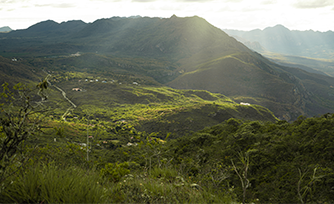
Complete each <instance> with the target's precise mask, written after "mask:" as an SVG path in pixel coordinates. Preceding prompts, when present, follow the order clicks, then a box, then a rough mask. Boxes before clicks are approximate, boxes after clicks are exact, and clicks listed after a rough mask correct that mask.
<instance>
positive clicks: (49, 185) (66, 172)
mask: <svg viewBox="0 0 334 204" xmlns="http://www.w3.org/2000/svg"><path fill="white" fill-rule="evenodd" d="M10 180H11V181H10V183H9V184H8V186H7V187H6V188H5V189H4V190H2V191H1V192H0V195H1V196H0V202H1V203H12V202H16V203H42V202H44V203H104V202H106V201H107V200H106V192H105V190H104V188H103V186H101V185H99V175H98V174H97V172H93V171H86V170H84V169H80V168H75V167H66V168H64V167H63V168H60V167H58V166H56V165H55V164H53V163H49V164H47V165H36V166H34V167H31V168H29V169H26V170H25V171H24V173H23V174H20V175H18V176H17V177H11V178H10Z"/></svg>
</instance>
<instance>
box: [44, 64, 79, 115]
mask: <svg viewBox="0 0 334 204" xmlns="http://www.w3.org/2000/svg"><path fill="white" fill-rule="evenodd" d="M43 71H44V70H43ZM44 72H45V71H44ZM45 73H46V72H45ZM47 74H48V73H47ZM49 76H51V74H48V75H47V77H46V81H47V82H48V84H49V86H53V87H55V88H56V89H57V90H58V91H60V92H61V94H62V95H63V97H64V99H65V100H67V101H68V102H69V103H70V104H71V107H69V108H68V109H67V110H66V111H65V113H64V114H63V116H62V119H63V120H64V121H66V115H67V114H68V113H69V112H70V111H72V110H74V109H75V108H76V107H77V106H76V105H75V104H74V103H73V102H72V101H71V100H70V99H69V98H67V96H66V92H65V91H64V90H63V89H61V88H59V87H58V86H56V85H52V84H51V82H50V81H49V80H48V77H49Z"/></svg>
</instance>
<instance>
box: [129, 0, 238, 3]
mask: <svg viewBox="0 0 334 204" xmlns="http://www.w3.org/2000/svg"><path fill="white" fill-rule="evenodd" d="M157 1H160V2H163V0H132V2H144V3H145V2H157ZM213 1H214V0H173V1H172V2H174V3H183V2H199V3H205V2H213ZM227 1H233V0H227ZM234 1H236V0H234ZM238 1H240V0H238ZM241 1H242V0H241Z"/></svg>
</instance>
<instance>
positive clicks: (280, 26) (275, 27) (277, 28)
mask: <svg viewBox="0 0 334 204" xmlns="http://www.w3.org/2000/svg"><path fill="white" fill-rule="evenodd" d="M265 30H279V31H290V30H289V29H288V28H286V27H285V26H283V25H281V24H277V25H275V26H274V27H267V28H265V29H264V31H265Z"/></svg>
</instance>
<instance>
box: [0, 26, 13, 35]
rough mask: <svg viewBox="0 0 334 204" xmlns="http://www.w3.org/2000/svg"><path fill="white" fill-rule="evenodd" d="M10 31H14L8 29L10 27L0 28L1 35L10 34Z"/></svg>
mask: <svg viewBox="0 0 334 204" xmlns="http://www.w3.org/2000/svg"><path fill="white" fill-rule="evenodd" d="M10 31H12V29H11V28H10V27H8V26H4V27H1V28H0V32H1V33H2V32H10Z"/></svg>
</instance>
